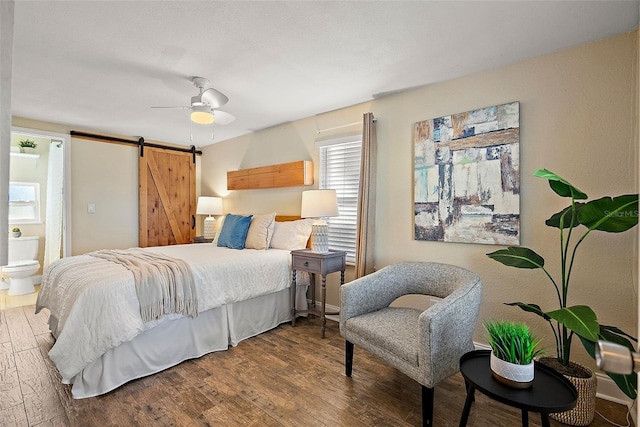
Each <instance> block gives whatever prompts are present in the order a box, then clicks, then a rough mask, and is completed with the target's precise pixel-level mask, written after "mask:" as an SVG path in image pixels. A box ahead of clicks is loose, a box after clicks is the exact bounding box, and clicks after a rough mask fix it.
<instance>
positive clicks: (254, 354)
mask: <svg viewBox="0 0 640 427" xmlns="http://www.w3.org/2000/svg"><path fill="white" fill-rule="evenodd" d="M46 320H47V314H46V312H43V313H40V314H39V315H35V314H34V307H33V306H27V307H22V308H13V309H8V310H5V311H0V426H12V427H13V426H125V425H131V426H299V425H309V426H400V427H402V426H420V425H421V422H422V418H421V410H420V387H419V385H418V384H417V383H415V382H414V381H412V380H411V379H409V378H407V377H406V376H405V375H403V374H401V373H400V372H398V371H397V370H395V369H393V368H390V367H388V366H386V365H384V364H383V363H381V362H379V361H378V360H377V359H375V358H374V357H372V356H370V355H368V354H367V353H366V352H364V351H362V350H360V349H359V348H358V347H356V349H355V356H354V369H353V377H352V378H347V377H345V376H344V364H343V358H344V341H343V339H342V338H341V337H340V334H339V331H338V325H337V323H335V322H328V325H327V332H326V338H325V339H321V338H320V327H319V319H301V320H300V321H299V322H297V323H296V327H295V328H292V327H291V325H290V324H285V325H281V326H280V327H278V328H276V329H274V330H272V331H269V332H267V333H264V334H261V335H259V336H257V337H254V338H250V339H248V340H245V341H243V342H241V343H240V344H239V345H238V346H237V347H234V348H231V349H229V350H228V351H224V352H218V353H212V354H209V355H206V356H203V357H201V358H199V359H194V360H190V361H186V362H184V363H182V364H180V365H178V366H175V367H173V368H171V369H168V370H166V371H164V372H161V373H158V374H156V375H152V376H150V377H146V378H142V379H139V380H135V381H132V382H130V383H128V384H126V385H124V386H122V387H120V388H118V389H117V390H114V391H113V392H111V393H108V394H106V395H103V396H99V397H95V398H90V399H82V400H74V399H72V398H71V394H70V388H69V386H66V385H63V384H61V383H60V377H59V375H58V373H57V371H56V370H55V367H54V366H53V364H52V362H51V361H50V360H49V358H48V357H47V352H48V350H49V349H50V348H51V346H52V345H53V339H52V337H51V335H50V334H49V332H48V328H47V325H46ZM464 397H465V392H464V384H463V380H462V377H461V376H460V375H459V374H458V375H455V376H453V377H451V378H449V379H448V380H446V381H444V382H442V383H441V384H439V385H438V386H436V389H435V414H434V417H435V419H434V424H435V425H436V426H457V425H458V423H459V421H460V414H461V413H462V407H463V405H464ZM597 410H598V411H599V412H601V413H602V414H603V415H605V416H606V417H607V418H609V419H611V420H612V421H613V422H615V423H617V424H622V425H626V424H627V421H626V418H625V417H626V413H627V410H626V407H624V406H622V405H617V404H614V403H611V402H607V401H604V400H600V399H599V400H598V402H597ZM551 423H552V425H553V426H560V425H562V424H560V423H558V422H556V421H554V420H552V421H551ZM468 425H469V426H474V427H483V426H496V427H510V426H518V425H520V412H519V411H517V410H515V409H513V408H511V407H509V406H506V405H502V404H500V403H497V402H495V401H493V400H491V399H489V398H487V397H486V396H484V395H482V394H479V393H476V401H475V403H474V404H473V407H472V409H471V415H470V418H469V423H468ZM530 425H531V426H539V425H540V417H539V416H538V415H537V414H531V415H530ZM591 425H592V426H596V427H600V426H609V425H610V424H609V423H608V422H606V421H605V420H603V419H602V418H601V417H600V416H599V415H597V414H596V418H595V420H594V422H593V423H592V424H591Z"/></svg>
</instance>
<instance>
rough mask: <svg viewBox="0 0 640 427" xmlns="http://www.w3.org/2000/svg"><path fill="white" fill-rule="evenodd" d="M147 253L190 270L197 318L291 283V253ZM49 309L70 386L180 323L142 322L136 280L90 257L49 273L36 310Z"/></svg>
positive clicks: (54, 355)
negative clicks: (123, 349) (155, 331)
mask: <svg viewBox="0 0 640 427" xmlns="http://www.w3.org/2000/svg"><path fill="white" fill-rule="evenodd" d="M146 250H149V251H153V252H158V253H162V254H165V255H168V256H171V257H174V258H181V259H183V260H184V261H186V262H187V263H188V264H189V266H190V267H191V270H192V273H193V278H194V281H195V284H196V288H197V292H198V310H199V312H203V311H205V310H208V309H211V308H215V307H220V306H222V305H224V304H229V303H233V302H238V301H243V300H247V299H251V298H255V297H258V296H261V295H266V294H269V293H272V292H277V291H281V290H283V289H286V288H288V287H289V286H290V282H291V275H290V272H291V266H290V264H291V255H290V251H287V250H279V249H269V250H254V249H244V250H235V249H228V248H219V247H217V246H214V245H211V244H192V245H176V246H163V247H154V248H147V249H146ZM88 258H91V259H90V260H89V259H88ZM74 266H80V267H81V268H80V269H77V268H72V267H74ZM78 270H81V271H78ZM43 308H47V309H49V310H50V311H51V316H52V319H54V322H52V325H51V326H52V332H53V334H54V335H55V336H56V337H57V340H56V342H55V344H54V346H53V347H52V348H51V351H50V352H49V357H50V358H51V360H52V361H53V362H54V363H55V364H56V366H57V368H58V370H59V371H60V374H61V375H62V379H63V382H66V383H68V382H70V381H71V380H72V379H73V377H74V376H75V375H76V374H78V373H79V372H80V371H81V370H82V369H83V368H84V367H85V366H87V365H88V364H89V363H91V362H93V361H94V360H96V359H97V358H99V357H100V356H101V355H102V354H104V353H105V352H106V351H107V350H109V349H111V348H114V347H117V346H118V345H120V344H121V343H123V342H126V341H130V340H132V339H133V338H135V337H136V336H137V335H138V334H140V333H142V332H143V331H145V330H147V329H150V328H153V327H154V326H156V325H158V324H160V323H162V322H165V321H167V320H169V319H175V318H177V317H180V315H178V314H170V315H167V316H164V317H163V318H160V319H157V320H154V321H151V322H149V323H144V322H143V321H142V318H141V316H140V305H139V303H138V299H137V297H136V290H135V283H134V279H133V274H132V273H131V272H130V271H129V270H127V269H126V268H125V267H123V266H121V265H119V264H115V263H112V262H109V261H106V260H102V259H96V258H95V257H91V256H89V255H79V256H74V257H70V258H65V259H62V260H59V261H57V262H55V263H53V264H51V265H50V266H49V267H48V268H47V269H46V271H45V274H44V276H43V281H42V288H41V290H40V294H39V295H38V300H37V303H36V312H39V311H40V310H42V309H43ZM53 329H55V330H53Z"/></svg>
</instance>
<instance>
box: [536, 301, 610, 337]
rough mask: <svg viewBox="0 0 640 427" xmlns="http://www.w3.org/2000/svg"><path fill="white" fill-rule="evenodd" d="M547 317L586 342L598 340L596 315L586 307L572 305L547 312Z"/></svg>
mask: <svg viewBox="0 0 640 427" xmlns="http://www.w3.org/2000/svg"><path fill="white" fill-rule="evenodd" d="M547 315H548V316H549V317H551V318H552V319H554V320H556V321H558V323H562V324H563V325H565V326H566V327H567V328H569V329H571V330H572V331H573V332H575V333H576V334H578V335H580V336H582V337H584V338H586V339H588V340H591V341H597V340H598V332H600V325H598V319H597V318H596V313H594V311H593V310H592V309H591V308H590V307H587V306H586V305H574V306H572V307H566V308H561V309H560V310H555V311H549V312H547Z"/></svg>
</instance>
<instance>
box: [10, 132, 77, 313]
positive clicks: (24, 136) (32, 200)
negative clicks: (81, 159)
mask: <svg viewBox="0 0 640 427" xmlns="http://www.w3.org/2000/svg"><path fill="white" fill-rule="evenodd" d="M70 154H71V147H70V137H69V135H68V134H60V133H56V132H48V131H42V130H36V129H28V128H18V127H12V129H11V156H10V168H11V169H10V185H11V187H10V206H9V209H10V220H9V231H10V232H11V231H12V230H13V229H14V228H18V229H20V232H21V233H22V236H37V237H39V239H40V244H39V249H38V261H39V262H40V265H41V267H42V268H41V269H40V271H38V273H36V275H35V276H33V282H34V284H35V285H36V293H35V294H30V295H24V296H20V297H19V298H15V301H10V300H9V299H11V297H8V296H5V298H1V297H2V295H0V309H3V308H10V306H11V307H13V306H22V305H30V304H33V303H34V302H35V297H36V295H37V291H38V290H39V286H37V285H39V284H40V280H41V275H42V271H43V269H44V268H46V266H47V265H49V264H50V263H52V262H53V261H55V260H56V259H58V258H60V257H65V256H70V255H71V227H70V219H71V218H70V215H71V200H70V194H71V191H70V189H71V186H70V183H71V179H70V175H71V174H70V165H71V156H70ZM16 189H17V190H18V191H20V190H25V192H24V193H22V194H29V195H32V197H29V196H21V197H16V201H15V202H14V203H12V201H11V190H16ZM14 193H15V191H14ZM12 209H13V212H14V215H13V218H11V212H12ZM2 299H4V301H1V300H2ZM31 300H33V301H31ZM3 302H4V304H3ZM3 305H4V307H3Z"/></svg>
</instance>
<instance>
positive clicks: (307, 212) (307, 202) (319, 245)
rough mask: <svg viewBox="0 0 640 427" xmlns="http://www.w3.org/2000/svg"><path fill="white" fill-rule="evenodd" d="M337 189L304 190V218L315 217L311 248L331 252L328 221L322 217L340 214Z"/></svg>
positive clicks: (302, 215)
mask: <svg viewBox="0 0 640 427" xmlns="http://www.w3.org/2000/svg"><path fill="white" fill-rule="evenodd" d="M339 214H340V213H339V211H338V198H337V196H336V190H307V191H303V192H302V207H301V212H300V216H301V217H302V218H315V219H316V220H315V221H314V222H313V225H312V228H311V250H312V251H313V252H318V253H322V254H326V253H328V252H329V236H328V227H327V222H326V221H325V220H323V219H322V217H328V216H338V215H339Z"/></svg>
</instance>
